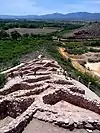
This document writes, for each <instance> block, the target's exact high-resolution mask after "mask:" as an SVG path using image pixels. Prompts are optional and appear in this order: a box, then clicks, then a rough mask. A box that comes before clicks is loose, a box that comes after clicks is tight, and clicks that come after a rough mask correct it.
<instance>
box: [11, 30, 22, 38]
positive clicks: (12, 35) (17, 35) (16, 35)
mask: <svg viewBox="0 0 100 133" xmlns="http://www.w3.org/2000/svg"><path fill="white" fill-rule="evenodd" d="M20 37H21V34H20V33H18V32H17V31H16V30H15V31H12V32H11V38H12V39H14V40H17V39H18V38H20Z"/></svg>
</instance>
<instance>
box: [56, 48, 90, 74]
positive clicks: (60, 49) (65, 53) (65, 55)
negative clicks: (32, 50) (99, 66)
mask: <svg viewBox="0 0 100 133" xmlns="http://www.w3.org/2000/svg"><path fill="white" fill-rule="evenodd" d="M58 50H59V53H60V54H61V55H62V56H63V57H64V58H66V59H67V60H68V59H69V58H70V55H69V54H68V53H67V52H65V48H63V47H59V48H58ZM70 59H71V61H72V64H73V66H74V67H75V68H76V69H78V70H79V71H81V72H82V73H85V72H89V71H88V70H87V69H86V68H84V67H83V66H82V65H80V64H79V63H78V62H77V61H76V59H74V58H70Z"/></svg>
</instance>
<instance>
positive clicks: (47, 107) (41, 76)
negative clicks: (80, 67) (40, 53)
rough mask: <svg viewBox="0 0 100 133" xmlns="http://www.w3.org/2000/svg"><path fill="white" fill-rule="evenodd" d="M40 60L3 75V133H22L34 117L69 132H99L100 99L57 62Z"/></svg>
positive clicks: (0, 108) (0, 93)
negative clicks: (4, 82)
mask: <svg viewBox="0 0 100 133" xmlns="http://www.w3.org/2000/svg"><path fill="white" fill-rule="evenodd" d="M39 58H40V57H39ZM39 58H38V59H36V60H32V61H30V62H28V63H25V64H21V65H19V66H18V67H15V68H12V69H10V70H8V71H5V72H3V73H4V74H6V75H7V83H6V85H5V86H4V88H2V89H1V90H0V133H21V132H22V131H23V130H24V127H26V126H27V124H28V123H29V122H30V120H31V119H32V118H33V117H34V118H36V119H39V120H42V121H46V122H50V123H53V124H55V125H57V126H60V127H63V128H67V129H69V130H74V129H75V128H77V129H80V128H81V129H86V130H89V131H91V132H92V131H93V130H96V131H98V132H99V130H100V98H99V97H98V96H97V95H96V94H94V93H93V92H92V91H90V90H89V89H88V88H87V87H85V86H84V85H83V84H81V83H80V82H78V81H76V80H73V79H72V78H70V77H68V76H67V72H64V71H63V69H62V68H61V67H60V66H59V65H58V63H57V62H56V61H54V60H51V59H47V58H40V59H39Z"/></svg>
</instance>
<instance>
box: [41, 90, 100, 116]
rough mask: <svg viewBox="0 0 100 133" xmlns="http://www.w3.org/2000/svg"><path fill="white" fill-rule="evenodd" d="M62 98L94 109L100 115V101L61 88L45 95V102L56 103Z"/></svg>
mask: <svg viewBox="0 0 100 133" xmlns="http://www.w3.org/2000/svg"><path fill="white" fill-rule="evenodd" d="M61 100H64V101H66V102H69V103H71V104H74V105H76V106H79V107H82V108H85V109H88V110H91V111H94V112H95V113H98V114H99V115H100V103H98V102H97V101H92V100H90V99H87V98H85V97H83V95H80V94H76V93H73V92H70V91H63V90H62V89H60V90H58V91H56V92H54V93H53V94H49V95H46V96H44V97H43V101H44V103H45V104H50V105H54V104H56V103H57V102H59V101H61Z"/></svg>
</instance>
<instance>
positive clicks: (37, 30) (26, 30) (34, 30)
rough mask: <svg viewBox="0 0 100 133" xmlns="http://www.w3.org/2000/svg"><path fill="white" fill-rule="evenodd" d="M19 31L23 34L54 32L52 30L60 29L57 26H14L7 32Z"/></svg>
mask: <svg viewBox="0 0 100 133" xmlns="http://www.w3.org/2000/svg"><path fill="white" fill-rule="evenodd" d="M15 30H16V31H17V32H19V33H20V34H21V35H23V34H26V33H28V34H47V33H52V32H56V31H58V29H57V28H13V29H9V30H7V31H6V32H7V33H9V34H10V33H11V32H12V31H15Z"/></svg>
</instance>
